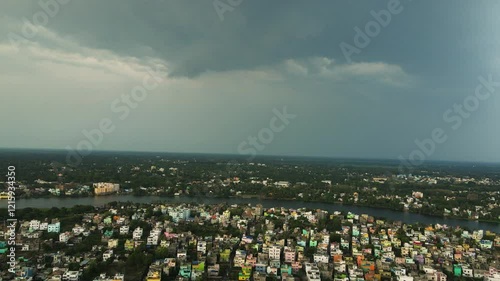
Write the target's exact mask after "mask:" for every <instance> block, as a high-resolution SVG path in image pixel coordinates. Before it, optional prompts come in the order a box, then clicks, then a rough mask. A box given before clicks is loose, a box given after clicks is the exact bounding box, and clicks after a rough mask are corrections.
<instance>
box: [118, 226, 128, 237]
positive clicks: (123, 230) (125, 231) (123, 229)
mask: <svg viewBox="0 0 500 281" xmlns="http://www.w3.org/2000/svg"><path fill="white" fill-rule="evenodd" d="M129 230H130V227H129V226H128V225H123V226H121V227H120V235H127V234H128V232H129Z"/></svg>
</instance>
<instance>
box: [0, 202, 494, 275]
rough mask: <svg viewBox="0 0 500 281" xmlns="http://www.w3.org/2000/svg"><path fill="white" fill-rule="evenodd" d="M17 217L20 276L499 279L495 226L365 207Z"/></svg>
mask: <svg viewBox="0 0 500 281" xmlns="http://www.w3.org/2000/svg"><path fill="white" fill-rule="evenodd" d="M18 216H19V221H18V227H17V230H16V249H17V261H16V267H15V277H16V278H17V279H15V280H50V281H56V280H58V281H59V280H72V281H73V280H94V281H111V280H113V281H114V280H148V281H158V280H263V281H264V280H287V281H288V280H335V281H348V280H400V281H418V280H422V281H424V280H425V281H431V280H432V281H445V280H458V279H459V278H475V279H477V280H479V279H484V280H486V281H496V280H500V271H498V270H500V253H499V251H500V235H498V234H497V233H493V232H490V231H483V230H472V231H470V230H465V229H461V228H452V227H448V226H446V225H421V224H418V223H416V224H413V225H408V224H403V223H401V222H398V221H388V220H383V219H375V218H374V217H372V216H370V215H367V214H352V213H346V214H343V213H340V212H333V213H329V212H327V211H324V210H319V209H317V210H307V209H302V208H299V209H285V208H263V207H262V206H261V205H257V206H249V205H225V204H219V205H197V204H178V205H166V204H160V203H158V204H134V203H117V202H113V203H110V204H109V205H106V206H102V207H99V208H97V207H92V206H75V207H73V208H71V209H66V208H62V209H59V208H56V207H52V208H50V209H42V210H37V209H21V210H19V211H18ZM0 229H1V232H0V234H2V235H1V236H0V237H3V238H7V237H6V235H7V233H8V231H7V229H6V227H5V226H2V227H1V228H0ZM5 241H6V240H5V239H4V240H3V242H0V253H1V254H2V256H0V257H1V259H5V258H6V253H7V252H8V248H9V246H7V244H6V242H5ZM5 265H6V263H2V267H5ZM4 269H5V268H2V270H1V272H2V278H4V279H3V280H11V279H12V278H13V277H14V276H13V275H11V274H10V273H8V272H7V270H6V269H5V270H4ZM471 280H472V279H471Z"/></svg>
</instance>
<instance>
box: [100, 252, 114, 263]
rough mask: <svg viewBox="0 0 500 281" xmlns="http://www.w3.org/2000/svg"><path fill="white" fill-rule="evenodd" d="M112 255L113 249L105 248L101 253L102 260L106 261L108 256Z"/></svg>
mask: <svg viewBox="0 0 500 281" xmlns="http://www.w3.org/2000/svg"><path fill="white" fill-rule="evenodd" d="M112 256H113V250H107V251H106V252H104V253H103V254H102V260H103V261H107V260H108V259H109V258H111V257H112Z"/></svg>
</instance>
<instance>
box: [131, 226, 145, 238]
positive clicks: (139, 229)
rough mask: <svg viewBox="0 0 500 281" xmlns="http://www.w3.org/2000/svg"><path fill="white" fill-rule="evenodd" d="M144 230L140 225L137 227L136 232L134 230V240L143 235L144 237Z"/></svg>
mask: <svg viewBox="0 0 500 281" xmlns="http://www.w3.org/2000/svg"><path fill="white" fill-rule="evenodd" d="M142 231H143V230H142V228H141V227H139V226H138V227H137V228H136V229H134V232H132V238H133V239H134V240H139V239H141V237H142Z"/></svg>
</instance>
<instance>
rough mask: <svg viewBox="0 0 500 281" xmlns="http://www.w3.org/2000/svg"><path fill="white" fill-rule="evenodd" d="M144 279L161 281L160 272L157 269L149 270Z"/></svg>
mask: <svg viewBox="0 0 500 281" xmlns="http://www.w3.org/2000/svg"><path fill="white" fill-rule="evenodd" d="M146 281H161V273H160V272H159V271H157V270H150V271H149V272H148V276H147V277H146Z"/></svg>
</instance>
